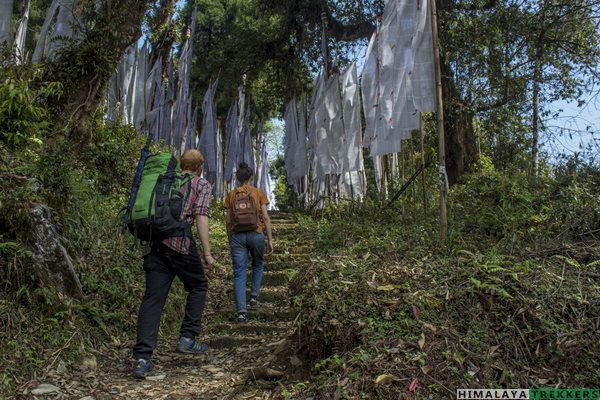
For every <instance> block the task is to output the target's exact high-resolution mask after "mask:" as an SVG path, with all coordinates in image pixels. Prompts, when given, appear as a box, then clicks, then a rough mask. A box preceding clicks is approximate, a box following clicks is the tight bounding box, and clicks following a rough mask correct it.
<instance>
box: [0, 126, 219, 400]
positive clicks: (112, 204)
mask: <svg viewBox="0 0 600 400" xmlns="http://www.w3.org/2000/svg"><path fill="white" fill-rule="evenodd" d="M23 143H24V142H23ZM143 144H144V143H143V140H141V139H140V138H139V137H138V136H137V134H136V133H135V131H134V130H133V129H132V128H131V127H127V126H119V125H115V126H109V127H101V126H99V127H98V128H97V129H96V130H95V141H94V142H93V143H92V144H91V145H90V146H89V147H88V148H87V149H85V151H84V152H83V153H81V154H79V155H76V156H73V155H72V154H65V153H61V152H60V151H57V152H56V153H39V149H38V148H36V149H33V150H35V151H33V150H32V147H31V146H24V147H21V148H15V147H14V146H12V147H11V146H10V145H8V144H7V142H2V141H0V152H1V153H2V163H1V164H0V167H1V168H0V174H2V177H3V179H2V180H1V182H0V227H2V234H1V235H0V267H1V268H0V299H1V300H0V325H1V326H2V329H1V330H0V349H1V350H0V365H2V369H1V370H0V398H8V397H12V396H13V395H14V394H15V392H16V391H19V390H20V389H21V388H23V387H25V386H26V385H28V384H29V382H30V381H31V380H36V381H38V382H40V381H43V379H44V377H46V376H48V374H52V373H54V372H55V371H56V370H57V368H59V369H61V368H67V369H68V368H81V365H82V363H84V362H85V360H89V359H90V358H92V359H98V360H100V359H101V358H102V357H103V355H107V354H112V353H113V352H115V351H119V352H123V351H124V349H127V350H126V352H129V349H131V347H132V345H133V342H134V340H135V335H136V318H137V311H138V307H139V305H140V303H141V298H142V296H143V292H144V275H143V269H142V262H143V260H142V256H141V255H142V249H141V246H140V245H139V244H136V243H134V240H133V238H132V237H131V235H129V233H128V232H126V231H125V232H124V231H123V230H122V214H119V210H120V209H121V208H122V207H124V206H125V204H126V201H127V196H128V193H129V187H130V185H131V181H132V179H133V173H134V169H135V166H136V164H137V161H138V157H139V154H140V150H141V148H142V147H143ZM36 146H37V144H36ZM38 154H43V155H41V156H39V155H38ZM40 203H44V204H49V205H50V207H51V210H52V211H53V216H54V222H55V223H56V224H57V227H58V230H59V234H60V235H61V237H62V238H63V240H62V242H63V243H64V245H65V248H66V250H67V252H68V253H69V255H70V256H71V258H72V261H73V265H74V267H75V270H76V273H77V275H78V277H79V279H80V281H81V284H82V287H83V292H84V294H85V299H84V300H83V301H80V302H78V301H74V300H70V299H67V298H64V297H63V296H62V295H61V294H60V292H59V291H57V290H55V289H54V288H51V287H48V286H47V285H44V283H43V281H42V280H41V279H40V277H39V276H38V271H36V270H35V269H33V268H31V262H30V261H31V260H30V258H31V253H30V251H29V250H28V240H29V238H28V235H27V232H28V230H29V228H28V227H29V226H30V225H31V224H32V221H31V217H30V210H31V208H32V207H33V206H35V205H36V204H40ZM213 212H214V213H215V215H220V214H221V213H222V210H221V208H220V207H218V206H217V207H214V210H213ZM220 220H222V218H218V219H214V218H213V219H211V244H213V243H214V246H213V247H214V253H215V254H216V255H219V254H221V253H223V248H224V247H226V246H225V243H226V240H225V239H224V237H225V229H224V227H223V226H222V224H221V223H220V222H219V221H220ZM223 254H224V253H223ZM216 257H217V256H216ZM224 257H225V255H222V256H221V259H223V258H224ZM184 304H185V291H184V289H183V285H181V284H180V282H179V281H178V280H175V282H174V283H173V288H172V290H171V293H170V295H169V300H168V301H167V304H166V307H165V310H164V314H163V319H162V322H161V328H160V329H161V330H160V333H159V335H160V337H161V340H170V339H169V338H172V337H175V336H176V335H177V334H178V331H179V328H180V323H181V318H182V316H183V305H184Z"/></svg>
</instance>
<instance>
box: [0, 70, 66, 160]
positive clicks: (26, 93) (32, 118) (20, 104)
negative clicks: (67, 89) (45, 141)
mask: <svg viewBox="0 0 600 400" xmlns="http://www.w3.org/2000/svg"><path fill="white" fill-rule="evenodd" d="M42 74H43V70H41V69H40V68H37V67H7V68H2V69H0V81H1V84H0V141H2V142H3V143H6V144H7V145H9V146H10V147H11V148H12V149H15V150H25V149H30V148H31V149H35V148H36V147H39V146H40V144H41V139H42V137H43V135H44V134H46V133H48V131H49V129H50V123H49V121H48V120H49V114H48V112H47V110H46V108H45V107H44V106H43V103H42V102H41V101H40V100H41V99H43V98H44V97H47V96H60V94H61V93H62V87H61V84H60V83H58V82H46V83H44V84H43V85H42V86H41V87H38V88H34V87H33V85H32V82H33V81H34V80H35V79H37V78H39V77H40V76H41V75H42Z"/></svg>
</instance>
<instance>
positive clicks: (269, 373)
mask: <svg viewBox="0 0 600 400" xmlns="http://www.w3.org/2000/svg"><path fill="white" fill-rule="evenodd" d="M284 375H285V374H284V373H283V372H281V371H277V370H275V369H271V368H264V367H258V368H250V369H249V370H248V372H247V373H246V378H247V379H252V380H260V379H279V378H281V377H283V376H284Z"/></svg>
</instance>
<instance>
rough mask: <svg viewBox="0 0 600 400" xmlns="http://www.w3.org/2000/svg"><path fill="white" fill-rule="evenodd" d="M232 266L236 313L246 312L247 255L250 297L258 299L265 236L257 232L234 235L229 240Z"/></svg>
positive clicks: (262, 268)
mask: <svg viewBox="0 0 600 400" xmlns="http://www.w3.org/2000/svg"><path fill="white" fill-rule="evenodd" d="M229 246H230V249H231V262H232V264H233V292H234V295H235V306H236V309H237V312H238V313H240V312H246V275H247V274H248V253H250V255H251V256H252V286H251V288H250V296H252V297H256V298H258V293H259V291H260V283H261V281H262V276H263V270H264V254H265V235H264V233H258V232H239V233H234V234H233V235H232V236H231V238H230V239H229Z"/></svg>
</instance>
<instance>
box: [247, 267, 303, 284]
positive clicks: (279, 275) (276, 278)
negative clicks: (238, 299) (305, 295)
mask: <svg viewBox="0 0 600 400" xmlns="http://www.w3.org/2000/svg"><path fill="white" fill-rule="evenodd" d="M251 276H252V273H251V272H249V273H248V280H250V279H251ZM292 276H293V274H292V273H291V272H290V271H288V270H281V271H273V272H265V273H264V274H263V278H262V286H263V287H266V286H281V285H287V284H288V283H289V281H290V280H291V277H292Z"/></svg>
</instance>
